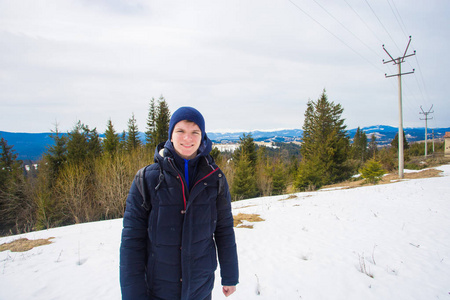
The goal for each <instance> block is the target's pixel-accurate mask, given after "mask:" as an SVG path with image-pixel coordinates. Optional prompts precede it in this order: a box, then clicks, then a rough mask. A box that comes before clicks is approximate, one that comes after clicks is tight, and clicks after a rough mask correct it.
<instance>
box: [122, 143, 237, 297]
mask: <svg viewBox="0 0 450 300" xmlns="http://www.w3.org/2000/svg"><path fill="white" fill-rule="evenodd" d="M200 151H201V153H200V154H199V155H198V156H197V157H196V158H195V159H194V163H195V165H194V169H195V171H194V172H189V173H190V174H192V176H193V178H189V182H191V184H190V185H191V187H192V188H191V189H190V190H189V188H188V187H187V186H186V180H185V178H184V176H185V174H187V173H185V172H184V170H181V169H182V167H178V165H179V164H177V163H176V161H175V157H176V155H177V154H176V153H175V151H174V150H173V146H172V145H171V143H170V142H167V143H166V145H165V147H164V143H163V144H160V145H159V146H158V147H157V149H156V151H155V163H154V164H152V165H150V166H148V167H147V168H146V169H145V173H144V174H145V175H144V176H145V183H146V184H145V186H140V183H141V182H142V180H140V179H139V176H138V175H136V178H135V180H134V181H133V183H132V186H131V189H130V193H129V195H128V198H127V203H126V210H125V214H124V219H123V226H124V228H123V231H122V244H121V248H120V285H121V290H122V299H124V300H140V299H142V300H143V299H146V300H148V299H152V300H153V299H165V300H171V299H174V300H175V299H177V300H179V299H183V300H188V299H192V300H200V299H204V298H205V297H207V296H208V295H209V294H210V293H211V290H212V289H213V286H214V271H215V270H216V268H217V255H216V253H217V254H218V258H219V263H220V269H221V272H220V274H221V277H222V285H224V286H234V285H236V284H237V283H238V260H237V251H236V242H235V236H234V230H233V215H232V213H231V201H230V200H231V198H230V194H229V189H228V183H227V181H226V178H225V176H224V174H223V173H222V171H221V170H220V169H219V168H218V167H217V165H216V164H215V163H214V162H213V159H212V158H211V156H210V155H209V152H210V151H211V141H210V140H209V139H208V138H206V139H205V140H204V142H203V144H202V146H201V147H200ZM138 174H142V173H139V172H138ZM143 195H146V197H145V198H146V200H144V197H143ZM216 248H217V251H216Z"/></svg>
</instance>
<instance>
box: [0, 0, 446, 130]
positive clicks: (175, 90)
mask: <svg viewBox="0 0 450 300" xmlns="http://www.w3.org/2000/svg"><path fill="white" fill-rule="evenodd" d="M292 2H294V3H295V4H296V5H297V6H299V7H300V8H301V9H299V8H297V6H295V5H293V4H292ZM292 2H290V1H281V2H280V1H273V0H260V1H256V0H252V1H245V2H242V1H237V0H231V1H227V2H211V1H205V0H196V1H191V2H186V1H177V0H174V1H152V2H147V1H119V0H115V1H87V0H79V1H75V0H73V1H69V0H64V1H57V2H50V1H39V2H35V1H25V0H18V1H14V2H0V20H1V21H0V45H1V47H0V109H1V110H2V111H8V112H9V113H8V114H7V115H6V116H4V117H3V116H2V120H1V121H0V127H1V128H2V130H7V131H28V132H33V131H37V132H39V131H47V130H48V128H49V127H50V128H51V127H52V123H54V120H59V122H60V125H61V127H62V130H63V131H64V130H70V129H71V128H72V126H73V125H74V124H75V123H76V122H77V121H78V120H81V121H82V122H83V123H85V124H87V125H89V126H90V127H91V128H93V127H97V128H98V130H99V131H100V132H101V131H104V129H105V128H106V122H107V120H108V119H109V118H111V119H112V121H113V123H114V125H115V127H116V128H117V130H119V131H121V130H124V129H126V127H127V121H128V119H129V118H130V117H131V115H132V114H133V113H134V114H135V116H136V119H137V120H138V125H139V127H140V128H139V129H140V130H145V122H146V118H147V109H148V105H149V101H150V99H151V98H152V97H154V98H156V99H157V98H159V96H160V95H163V96H164V97H165V98H166V100H167V102H168V103H169V107H170V109H171V111H174V110H175V109H176V108H178V107H179V106H181V105H192V106H196V107H197V108H199V109H200V111H202V112H203V114H204V115H205V118H206V120H207V127H208V128H209V129H211V130H217V129H220V128H228V129H232V130H238V129H244V130H253V129H271V128H301V126H302V124H303V114H304V111H305V108H306V103H307V101H308V100H309V99H312V100H316V99H317V98H318V97H319V96H320V94H321V92H322V90H323V89H324V88H326V90H327V94H328V97H329V99H330V100H331V101H335V102H337V103H341V104H342V106H343V107H344V115H345V118H346V119H347V125H348V127H350V128H353V127H357V126H368V125H374V124H386V125H394V126H396V125H397V124H398V108H397V107H398V104H397V102H398V100H397V82H396V79H395V78H388V79H386V78H385V77H384V73H389V74H392V73H395V72H397V69H396V66H391V65H383V64H382V59H383V58H384V59H387V58H388V57H387V55H386V53H384V51H383V49H382V47H381V45H382V44H383V43H385V44H386V47H387V49H389V51H392V53H393V55H397V56H398V55H401V54H402V52H401V51H402V50H403V51H404V47H405V46H406V43H407V41H408V37H407V35H408V34H410V32H409V31H411V32H412V35H413V40H412V43H411V51H413V50H417V55H416V57H412V58H409V59H407V62H406V63H405V64H404V65H403V66H402V67H403V68H404V70H405V71H406V70H412V69H413V68H415V69H416V73H415V74H414V75H408V76H404V77H403V78H402V80H403V83H404V89H403V96H404V118H405V124H408V126H409V127H413V126H423V124H422V121H420V115H419V111H420V105H423V106H424V107H428V106H431V105H432V104H434V108H435V115H434V116H435V123H434V125H433V124H432V125H433V126H441V127H444V126H449V121H450V120H449V119H448V117H447V115H446V114H445V113H444V112H445V111H448V110H449V109H450V104H448V101H447V100H446V96H447V95H448V87H447V86H448V84H447V83H446V78H448V75H449V74H448V73H449V71H448V70H446V69H445V68H443V67H442V65H445V63H446V61H448V59H447V58H446V55H444V49H446V46H447V45H448V43H449V42H448V41H447V39H445V38H444V37H445V36H446V34H447V32H448V29H449V21H448V20H447V19H448V18H447V17H446V15H445V11H448V8H449V4H447V3H444V2H440V1H432V2H431V3H430V2H427V1H418V2H417V3H415V5H410V3H409V2H408V1H400V0H397V1H396V2H395V5H396V9H397V10H398V12H400V15H401V20H400V19H398V21H397V19H396V18H395V16H394V12H396V10H395V7H393V8H392V10H391V8H390V7H389V5H388V4H389V3H390V4H391V5H392V4H393V2H392V1H390V2H387V3H386V2H383V3H381V2H374V3H370V4H371V5H372V6H371V8H372V9H373V11H372V10H371V9H370V8H369V7H368V6H367V3H364V2H358V3H356V2H352V1H349V0H347V1H344V2H342V3H341V2H339V3H338V2H335V1H324V0H321V1H313V2H306V1H301V0H292ZM317 3H319V4H320V5H321V6H322V7H321V6H319V5H317ZM324 8H325V10H324ZM446 9H447V10H446ZM355 11H356V12H357V13H355ZM305 12H306V13H305ZM373 12H375V13H376V15H375V14H374V13H373ZM377 17H378V19H379V20H378V19H377ZM336 20H338V21H336ZM401 23H404V24H405V25H406V26H404V27H406V31H407V32H403V31H404V30H402V29H401V28H400V27H401V26H400V25H399V24H401ZM381 24H383V25H381ZM383 26H384V27H385V28H383ZM385 29H386V30H385ZM408 30H409V31H408ZM387 31H388V32H387ZM388 33H389V34H388ZM405 33H406V35H405ZM355 36H357V37H358V38H355ZM391 37H392V39H391ZM438 58H439V59H438ZM18 104H20V105H18Z"/></svg>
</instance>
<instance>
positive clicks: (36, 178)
mask: <svg viewBox="0 0 450 300" xmlns="http://www.w3.org/2000/svg"><path fill="white" fill-rule="evenodd" d="M342 113H343V108H342V106H341V105H340V104H335V103H334V102H330V101H329V100H328V97H327V95H326V92H325V90H324V91H323V93H322V94H321V96H320V97H319V99H318V100H317V101H311V100H310V101H308V104H307V109H306V112H305V114H304V116H305V121H304V124H303V131H304V135H303V142H302V145H301V147H300V146H298V145H295V144H291V143H276V145H275V146H276V147H275V148H266V147H258V146H257V145H256V144H255V142H254V140H253V137H252V136H251V134H243V136H242V137H240V147H239V148H238V149H236V150H235V151H234V152H220V151H219V150H218V149H217V148H214V149H213V151H212V152H211V155H212V156H213V157H214V159H215V161H216V163H217V164H218V165H219V166H220V167H221V169H222V170H223V171H224V173H225V175H226V177H227V179H228V182H229V185H230V191H231V195H232V199H233V200H234V201H236V200H242V199H248V198H252V197H258V196H270V195H280V194H285V193H293V192H297V191H305V190H315V189H318V188H320V187H322V186H324V185H328V184H333V183H337V182H340V181H344V180H348V179H349V178H351V177H352V176H353V175H354V174H356V173H358V172H359V171H361V170H362V168H363V167H366V169H364V172H362V173H363V174H372V175H373V174H382V173H383V172H384V170H385V171H392V170H394V169H395V168H396V152H397V150H396V149H397V148H396V147H395V139H394V140H393V142H392V147H388V148H381V149H379V147H378V146H377V142H376V137H375V136H374V135H373V136H371V137H370V141H369V140H368V137H367V136H366V134H365V133H364V132H363V131H362V130H360V129H359V128H358V130H357V132H356V134H355V136H354V138H353V141H351V140H350V137H349V136H348V135H347V133H346V125H345V120H344V119H343V118H342ZM170 116H171V114H170V111H169V108H168V105H167V102H166V100H165V99H164V97H163V96H161V97H160V98H159V99H158V101H156V102H155V99H154V98H152V99H151V101H150V103H149V109H148V117H147V123H146V125H147V126H146V131H145V141H142V140H141V139H140V138H139V136H138V135H139V130H138V126H137V121H136V119H135V117H134V114H133V115H132V116H131V118H130V119H129V121H128V130H127V131H123V132H122V133H118V132H116V130H115V128H114V125H113V123H112V121H111V119H110V120H108V121H107V128H106V131H105V135H104V138H103V139H101V138H100V137H99V134H98V132H97V129H96V128H93V129H90V128H89V126H88V125H85V124H83V123H82V122H81V121H79V122H77V123H76V124H75V125H74V127H73V129H72V130H71V131H70V132H68V133H67V135H65V134H61V132H59V130H58V127H57V125H56V126H55V129H54V130H53V131H52V139H53V142H54V143H53V145H52V146H49V147H48V148H47V151H46V152H45V154H44V155H43V158H42V160H41V161H40V162H39V163H38V165H39V167H38V169H37V170H35V169H31V170H30V171H28V172H24V171H23V167H22V166H21V162H20V161H19V160H17V155H16V154H15V153H14V150H13V149H12V148H13V146H10V145H8V144H7V141H5V140H4V139H3V138H2V139H1V141H0V144H1V149H2V152H1V157H0V233H1V234H8V233H20V232H27V231H31V230H39V229H45V228H51V227H56V226H62V225H68V224H75V223H82V222H90V221H97V220H105V219H113V218H120V217H122V216H123V212H124V209H125V201H126V197H127V194H128V190H129V188H130V185H131V182H132V180H133V179H134V175H135V174H136V172H137V170H139V169H140V168H141V167H143V166H145V165H148V164H150V163H152V162H153V155H154V150H155V148H156V146H157V145H158V144H159V143H160V142H164V141H166V140H167V138H168V129H169V121H170ZM404 140H405V141H406V138H405V139H404ZM397 143H398V141H397ZM405 147H406V148H408V147H409V145H408V144H407V143H405ZM439 147H440V146H439V145H438V149H439ZM412 148H413V149H415V152H414V154H416V153H417V152H418V150H417V149H416V147H412ZM380 170H382V171H380ZM376 176H379V175H376Z"/></svg>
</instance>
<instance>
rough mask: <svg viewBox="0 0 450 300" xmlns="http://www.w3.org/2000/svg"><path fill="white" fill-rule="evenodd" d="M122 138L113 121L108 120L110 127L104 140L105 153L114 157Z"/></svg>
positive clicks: (107, 128)
mask: <svg viewBox="0 0 450 300" xmlns="http://www.w3.org/2000/svg"><path fill="white" fill-rule="evenodd" d="M119 143H120V138H119V135H118V134H117V133H116V130H115V129H114V125H113V123H112V121H111V119H109V120H108V126H107V127H106V131H105V138H104V139H103V151H104V152H105V154H108V155H110V156H114V155H115V153H116V152H117V151H118V150H119Z"/></svg>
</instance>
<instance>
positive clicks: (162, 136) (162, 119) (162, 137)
mask: <svg viewBox="0 0 450 300" xmlns="http://www.w3.org/2000/svg"><path fill="white" fill-rule="evenodd" d="M156 112H157V115H156V124H155V133H156V134H155V140H154V142H155V146H157V145H158V144H159V143H162V142H165V141H167V139H168V138H169V123H170V110H169V106H168V105H167V102H166V100H165V99H164V97H163V96H161V97H160V98H159V100H158V109H157V111H156Z"/></svg>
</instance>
